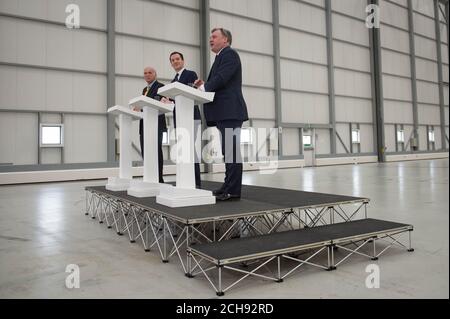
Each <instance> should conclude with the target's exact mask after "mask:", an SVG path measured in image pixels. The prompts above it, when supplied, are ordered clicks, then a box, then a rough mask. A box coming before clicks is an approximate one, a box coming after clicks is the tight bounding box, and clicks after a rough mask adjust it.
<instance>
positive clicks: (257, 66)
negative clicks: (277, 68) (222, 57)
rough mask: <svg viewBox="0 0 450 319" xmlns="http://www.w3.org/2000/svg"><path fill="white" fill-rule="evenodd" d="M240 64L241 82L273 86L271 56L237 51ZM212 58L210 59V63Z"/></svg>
mask: <svg viewBox="0 0 450 319" xmlns="http://www.w3.org/2000/svg"><path fill="white" fill-rule="evenodd" d="M239 56H240V58H241V64H242V82H243V83H244V84H249V85H260V86H263V87H269V88H273V87H274V73H273V72H274V69H273V58H272V57H267V56H260V55H256V54H251V53H245V52H239ZM212 62H213V60H211V63H212Z"/></svg>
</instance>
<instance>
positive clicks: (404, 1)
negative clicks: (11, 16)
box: [391, 0, 408, 7]
mask: <svg viewBox="0 0 450 319" xmlns="http://www.w3.org/2000/svg"><path fill="white" fill-rule="evenodd" d="M391 2H395V3H397V4H399V5H401V6H403V7H407V6H408V1H407V0H391Z"/></svg>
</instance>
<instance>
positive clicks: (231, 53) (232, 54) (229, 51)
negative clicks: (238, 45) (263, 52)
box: [219, 46, 239, 59]
mask: <svg viewBox="0 0 450 319" xmlns="http://www.w3.org/2000/svg"><path fill="white" fill-rule="evenodd" d="M220 55H221V56H222V58H226V59H239V54H238V52H237V51H236V50H235V49H233V48H232V47H230V46H228V47H226V48H225V49H223V50H222V52H220V54H219V56H220Z"/></svg>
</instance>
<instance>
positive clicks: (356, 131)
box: [352, 128, 361, 144]
mask: <svg viewBox="0 0 450 319" xmlns="http://www.w3.org/2000/svg"><path fill="white" fill-rule="evenodd" d="M352 143H353V144H359V143H361V136H360V131H359V129H357V128H355V129H352Z"/></svg>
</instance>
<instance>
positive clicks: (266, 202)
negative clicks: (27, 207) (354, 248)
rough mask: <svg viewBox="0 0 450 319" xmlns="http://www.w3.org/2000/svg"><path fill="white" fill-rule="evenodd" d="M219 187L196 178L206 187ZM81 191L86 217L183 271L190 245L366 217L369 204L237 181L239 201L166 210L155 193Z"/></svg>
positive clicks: (102, 189) (98, 188)
mask: <svg viewBox="0 0 450 319" xmlns="http://www.w3.org/2000/svg"><path fill="white" fill-rule="evenodd" d="M221 185H222V184H221V183H217V182H207V181H202V188H204V189H208V190H214V189H218V188H219V187H220V186H221ZM85 189H86V215H90V216H91V217H92V218H93V219H97V220H98V221H99V222H100V223H106V224H107V226H108V228H115V230H116V232H117V234H119V235H124V234H127V235H128V237H129V240H130V242H135V241H137V240H138V241H141V242H142V245H143V247H144V249H145V251H149V250H150V249H152V248H155V247H156V248H157V249H158V251H159V253H160V255H161V259H162V260H163V262H168V261H169V259H170V258H171V257H172V256H174V255H176V256H177V257H178V259H179V260H180V263H181V267H182V268H183V271H184V272H185V273H187V267H186V262H187V260H188V258H187V253H186V249H187V248H188V247H189V246H190V245H191V244H192V245H194V244H200V243H205V242H216V241H223V240H228V239H230V238H236V237H250V236H254V235H262V234H270V233H275V232H279V231H286V230H293V229H300V228H309V227H315V226H317V225H327V224H334V223H336V222H340V221H341V222H342V221H343V222H348V221H351V220H353V219H355V218H357V217H360V218H367V204H368V203H369V199H368V198H365V197H353V196H346V195H336V194H325V193H317V192H305V191H296V190H288V189H277V188H270V187H260V186H251V185H243V186H242V197H241V199H240V200H232V201H225V202H217V203H216V204H214V205H201V206H190V207H179V208H171V207H167V206H164V205H160V204H158V203H156V198H155V197H148V198H137V197H132V196H129V195H127V193H126V192H120V191H119V192H114V191H109V190H106V188H105V187H104V186H96V187H86V188H85ZM358 213H359V214H358Z"/></svg>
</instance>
